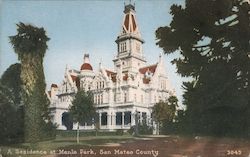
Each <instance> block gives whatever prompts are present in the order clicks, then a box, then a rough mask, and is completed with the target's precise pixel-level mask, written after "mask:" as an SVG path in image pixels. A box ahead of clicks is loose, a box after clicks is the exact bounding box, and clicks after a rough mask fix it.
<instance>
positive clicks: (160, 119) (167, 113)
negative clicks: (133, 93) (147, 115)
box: [152, 96, 178, 131]
mask: <svg viewBox="0 0 250 157" xmlns="http://www.w3.org/2000/svg"><path fill="white" fill-rule="evenodd" d="M177 106H178V99H177V98H176V97H175V96H170V97H169V98H168V100H167V101H165V102H164V101H160V102H159V103H156V104H155V105H154V107H153V109H152V116H153V119H154V120H155V121H156V122H157V125H158V131H162V130H163V129H164V128H165V127H168V126H167V125H169V123H172V122H173V120H174V118H175V113H176V107H177Z"/></svg>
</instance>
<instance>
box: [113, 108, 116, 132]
mask: <svg viewBox="0 0 250 157" xmlns="http://www.w3.org/2000/svg"><path fill="white" fill-rule="evenodd" d="M112 126H113V128H114V127H115V126H116V115H115V113H114V112H113V113H112Z"/></svg>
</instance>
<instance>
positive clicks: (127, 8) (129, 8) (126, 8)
mask: <svg viewBox="0 0 250 157" xmlns="http://www.w3.org/2000/svg"><path fill="white" fill-rule="evenodd" d="M124 5H125V8H124V13H125V14H126V13H128V12H129V11H135V3H134V5H132V2H131V0H129V4H128V5H126V4H125V2H124Z"/></svg>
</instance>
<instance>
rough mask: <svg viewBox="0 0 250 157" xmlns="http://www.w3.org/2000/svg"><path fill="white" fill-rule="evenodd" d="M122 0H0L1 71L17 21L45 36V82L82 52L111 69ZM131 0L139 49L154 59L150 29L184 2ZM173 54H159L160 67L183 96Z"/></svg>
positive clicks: (77, 61) (10, 55)
mask: <svg viewBox="0 0 250 157" xmlns="http://www.w3.org/2000/svg"><path fill="white" fill-rule="evenodd" d="M124 2H126V4H128V3H129V0H85V1H84V0H82V1H80V0H76V1H73V0H67V1H63V0H54V1H49V0H43V1H42V0H41V1H37V0H36V1H35V0H34V1H32V0H26V1H24V0H19V1H17V0H16V1H13V0H12V1H8V0H0V26H1V27H0V75H2V73H3V72H4V71H5V70H6V69H7V68H8V67H9V66H10V65H11V64H13V63H16V62H18V60H17V55H16V54H15V53H14V50H13V48H12V46H11V44H10V43H9V38H8V37H9V36H12V35H15V34H16V33H17V32H16V25H15V24H16V23H18V22H23V23H29V24H33V25H35V26H37V27H44V29H45V30H46V32H47V36H48V37H49V38H50V41H49V42H48V47H49V49H48V50H47V52H46V55H45V58H44V70H45V78H46V83H47V88H49V87H50V85H51V83H56V84H60V83H61V82H62V80H63V76H64V71H65V67H66V64H68V66H69V68H74V69H77V70H79V69H80V66H81V65H82V63H83V55H84V53H89V55H90V62H91V64H92V66H93V68H94V70H97V69H98V65H99V62H100V60H102V63H103V66H104V67H107V68H109V69H113V62H112V59H113V57H114V54H116V53H117V52H116V50H117V48H116V43H115V39H116V37H117V36H118V34H119V32H120V30H121V25H122V19H123V10H124ZM134 2H135V9H136V15H137V21H138V25H139V29H140V32H141V35H142V38H143V39H144V40H145V43H144V45H143V49H144V55H145V57H146V59H147V61H148V64H154V63H156V62H157V60H158V56H159V54H160V52H163V50H162V49H161V48H159V47H158V46H157V45H156V44H155V43H156V37H155V31H156V29H157V28H158V27H160V26H166V25H169V23H170V22H171V19H172V16H171V15H170V13H169V9H170V6H171V5H172V4H182V5H183V4H184V0H132V3H134ZM174 56H175V55H164V60H165V67H166V70H167V74H168V76H169V79H170V82H171V84H172V86H173V87H174V88H175V90H176V92H177V97H178V98H179V100H182V97H181V95H182V92H183V90H182V88H181V84H182V81H183V80H184V79H183V78H181V77H180V76H179V75H177V74H176V67H175V66H174V65H172V64H171V63H170V61H171V60H172V59H173V58H174Z"/></svg>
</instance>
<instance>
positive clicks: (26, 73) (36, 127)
mask: <svg viewBox="0 0 250 157" xmlns="http://www.w3.org/2000/svg"><path fill="white" fill-rule="evenodd" d="M48 40H49V38H48V37H47V36H46V32H45V30H44V29H43V28H37V27H35V26H32V25H29V24H27V25H26V24H24V23H21V22H20V23H19V24H17V35H15V36H11V37H10V43H11V44H12V45H13V48H14V50H15V53H16V54H17V55H18V59H19V60H20V62H21V81H22V103H23V104H24V115H25V116H24V121H25V123H24V128H25V131H24V133H25V140H26V142H37V141H39V140H42V139H44V138H45V137H46V136H47V135H48V134H50V133H49V131H50V128H51V127H50V126H51V122H50V118H49V110H48V106H49V100H48V98H47V95H46V93H45V86H46V85H45V78H44V71H43V57H44V55H45V52H46V49H47V48H48V47H47V41H48ZM48 129H49V130H48Z"/></svg>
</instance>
